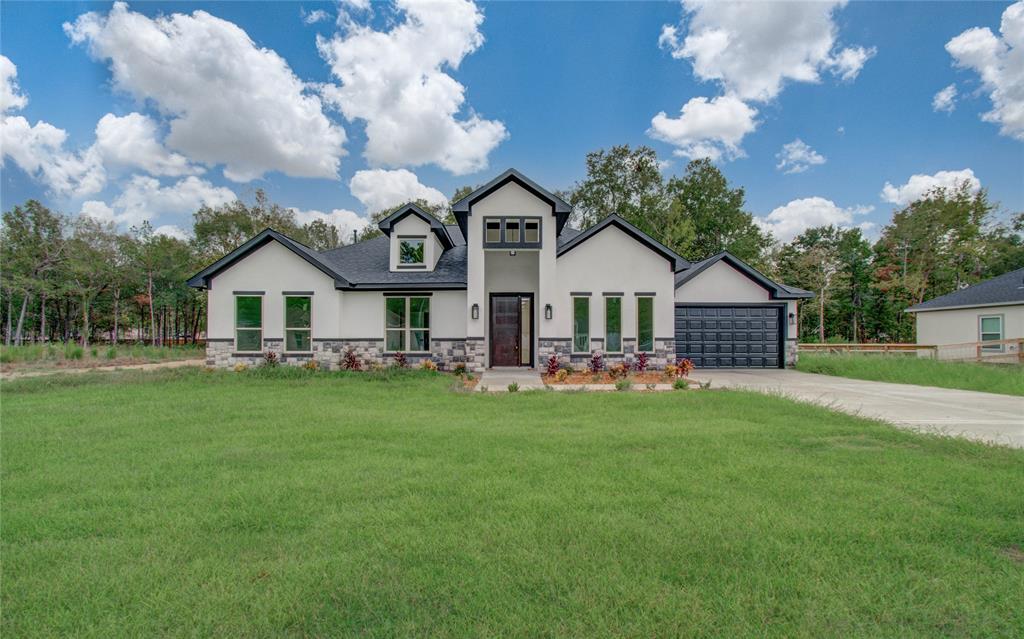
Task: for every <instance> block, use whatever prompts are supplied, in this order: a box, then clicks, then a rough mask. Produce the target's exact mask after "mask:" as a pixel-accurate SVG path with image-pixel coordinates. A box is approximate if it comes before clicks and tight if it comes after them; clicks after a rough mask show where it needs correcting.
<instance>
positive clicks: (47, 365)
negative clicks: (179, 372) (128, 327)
mask: <svg viewBox="0 0 1024 639" xmlns="http://www.w3.org/2000/svg"><path fill="white" fill-rule="evenodd" d="M205 353H206V351H205V350H204V348H203V347H201V346H193V345H191V344H186V345H181V346H166V347H165V346H146V345H144V344H118V345H117V346H112V345H109V344H93V345H91V346H88V347H86V348H83V347H82V346H81V345H79V344H76V343H74V342H68V343H66V344H62V343H59V342H57V343H53V344H25V345H23V346H3V345H0V370H3V372H13V371H16V372H24V371H39V370H53V369H57V368H93V367H97V366H113V365H124V364H145V363H149V362H160V361H166V360H176V359H201V358H202V357H203V356H204V355H205Z"/></svg>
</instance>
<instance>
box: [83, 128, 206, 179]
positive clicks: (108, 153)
mask: <svg viewBox="0 0 1024 639" xmlns="http://www.w3.org/2000/svg"><path fill="white" fill-rule="evenodd" d="M95 148H96V150H97V151H98V152H99V153H100V155H102V156H103V160H104V162H106V163H107V164H108V165H114V166H122V167H127V168H140V169H143V170H144V171H146V172H147V173H150V174H152V175H169V176H180V175H191V174H195V173H202V169H199V168H196V167H192V166H190V165H189V162H188V159H187V158H186V157H185V156H183V155H181V154H179V153H171V152H170V151H168V150H167V149H166V148H164V146H163V145H162V144H161V143H160V141H159V140H157V125H156V122H154V121H153V120H151V119H150V118H148V117H146V116H144V115H142V114H140V113H129V114H128V115H126V116H124V117H118V116H116V115H114V114H113V113H108V114H106V115H105V116H103V117H102V118H100V121H99V122H98V123H96V144H95Z"/></svg>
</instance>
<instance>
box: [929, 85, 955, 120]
mask: <svg viewBox="0 0 1024 639" xmlns="http://www.w3.org/2000/svg"><path fill="white" fill-rule="evenodd" d="M954 109H956V85H955V84H951V85H949V86H948V87H946V88H945V89H942V90H941V91H939V92H938V93H936V94H935V97H934V98H932V110H933V111H945V112H946V113H952V112H953V110H954Z"/></svg>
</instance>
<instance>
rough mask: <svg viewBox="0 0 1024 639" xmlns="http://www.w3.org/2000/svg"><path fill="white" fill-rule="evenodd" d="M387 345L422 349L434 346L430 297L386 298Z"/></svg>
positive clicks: (393, 349) (388, 347)
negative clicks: (431, 341)
mask: <svg viewBox="0 0 1024 639" xmlns="http://www.w3.org/2000/svg"><path fill="white" fill-rule="evenodd" d="M384 305H385V306H384V315H385V319H384V323H385V325H384V332H385V336H384V342H385V343H384V348H385V350H387V351H389V352H392V353H397V352H399V351H403V352H406V351H407V352H411V353H419V352H426V351H429V350H430V298H429V297H386V298H384Z"/></svg>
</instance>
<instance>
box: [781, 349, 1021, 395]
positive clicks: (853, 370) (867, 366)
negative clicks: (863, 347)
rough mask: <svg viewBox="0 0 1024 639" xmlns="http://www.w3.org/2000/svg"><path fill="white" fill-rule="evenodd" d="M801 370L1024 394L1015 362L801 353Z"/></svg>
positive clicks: (887, 380) (1018, 368) (874, 379)
mask: <svg viewBox="0 0 1024 639" xmlns="http://www.w3.org/2000/svg"><path fill="white" fill-rule="evenodd" d="M797 370H801V371H803V372H805V373H821V374H823V375H836V376H838V377H850V378H853V379H870V380H872V381H876V382H896V383H898V384H919V385H921V386H938V387H939V388H961V389H963V390H975V391H985V392H986V393H1000V394H1002V395H1024V367H1021V366H1019V365H1014V364H978V363H975V362H942V361H937V360H933V359H924V358H920V357H913V356H909V355H878V354H860V355H824V354H820V353H800V359H799V361H798V363H797Z"/></svg>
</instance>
